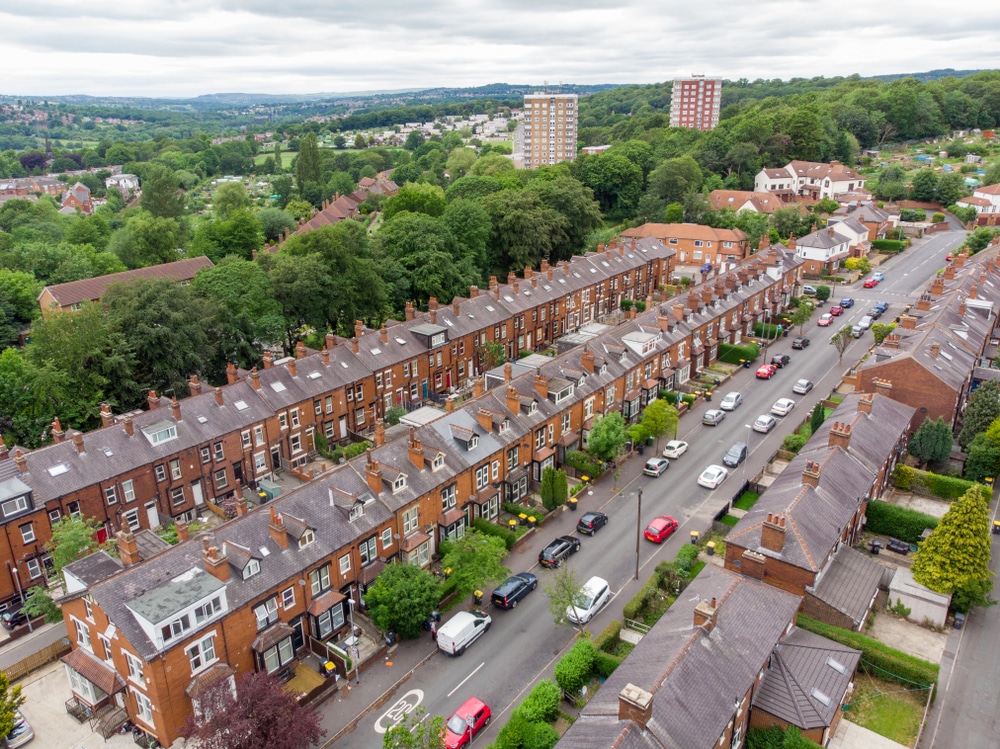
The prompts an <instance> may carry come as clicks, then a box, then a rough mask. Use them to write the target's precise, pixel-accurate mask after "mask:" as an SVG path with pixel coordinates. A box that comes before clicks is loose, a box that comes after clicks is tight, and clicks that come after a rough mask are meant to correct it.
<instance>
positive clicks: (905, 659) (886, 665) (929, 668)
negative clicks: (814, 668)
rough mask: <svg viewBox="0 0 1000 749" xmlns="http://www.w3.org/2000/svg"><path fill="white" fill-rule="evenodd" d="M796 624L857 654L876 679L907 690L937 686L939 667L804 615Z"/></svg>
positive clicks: (800, 615) (876, 641)
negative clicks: (875, 669)
mask: <svg viewBox="0 0 1000 749" xmlns="http://www.w3.org/2000/svg"><path fill="white" fill-rule="evenodd" d="M796 624H798V626H800V627H802V629H804V630H806V631H808V632H813V633H814V634H817V635H821V636H823V637H827V638H829V639H831V640H833V641H834V642H839V643H840V644H841V645H846V646H847V647H849V648H854V649H855V650H860V651H861V660H862V661H867V663H868V665H871V666H875V668H877V669H879V670H878V674H877V675H878V677H879V678H880V679H887V680H889V681H895V682H897V683H899V684H902V685H904V686H909V687H912V686H913V684H914V683H916V684H919V685H921V686H924V687H929V686H932V685H936V684H937V681H938V670H939V667H938V665H937V664H936V663H928V662H927V661H925V660H921V659H920V658H916V657H914V656H912V655H908V654H906V653H901V652H900V651H898V650H896V649H895V648H890V647H889V646H888V645H885V644H884V643H881V642H879V641H878V640H874V639H872V638H871V637H868V636H866V635H863V634H861V633H860V632H853V631H851V630H849V629H841V628H840V627H833V626H831V625H829V624H824V623H823V622H820V621H817V620H815V619H811V618H809V617H808V616H806V615H805V614H799V615H798V618H797V619H796ZM935 696H936V695H935Z"/></svg>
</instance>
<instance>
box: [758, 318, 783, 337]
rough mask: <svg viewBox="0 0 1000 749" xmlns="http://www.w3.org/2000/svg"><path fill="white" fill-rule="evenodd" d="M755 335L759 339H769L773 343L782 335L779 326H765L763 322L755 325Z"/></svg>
mask: <svg viewBox="0 0 1000 749" xmlns="http://www.w3.org/2000/svg"><path fill="white" fill-rule="evenodd" d="M753 334H754V335H755V336H757V337H758V338H767V339H768V340H772V341H773V340H774V339H775V338H777V337H778V336H780V335H781V333H779V332H778V326H777V325H770V324H768V325H765V324H764V323H762V322H759V323H755V324H754V326H753Z"/></svg>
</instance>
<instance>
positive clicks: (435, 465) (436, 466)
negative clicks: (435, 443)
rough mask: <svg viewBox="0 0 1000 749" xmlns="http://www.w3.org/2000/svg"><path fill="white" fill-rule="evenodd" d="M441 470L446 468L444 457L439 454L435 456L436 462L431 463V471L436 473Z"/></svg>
mask: <svg viewBox="0 0 1000 749" xmlns="http://www.w3.org/2000/svg"><path fill="white" fill-rule="evenodd" d="M439 468H444V455H443V454H442V453H438V454H437V455H435V456H434V460H433V461H432V462H431V470H432V471H436V470H438V469H439Z"/></svg>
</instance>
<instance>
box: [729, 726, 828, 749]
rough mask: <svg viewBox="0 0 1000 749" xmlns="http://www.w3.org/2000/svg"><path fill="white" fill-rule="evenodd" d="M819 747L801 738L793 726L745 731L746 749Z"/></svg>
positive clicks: (807, 748)
mask: <svg viewBox="0 0 1000 749" xmlns="http://www.w3.org/2000/svg"><path fill="white" fill-rule="evenodd" d="M819 746H820V745H819V744H817V743H816V742H814V741H810V740H809V739H807V738H806V737H805V736H803V735H802V734H801V733H800V732H799V729H797V728H795V727H794V726H792V727H789V728H788V730H782V729H781V728H779V727H778V726H768V727H767V728H751V729H750V730H748V731H747V749H814V748H815V747H819Z"/></svg>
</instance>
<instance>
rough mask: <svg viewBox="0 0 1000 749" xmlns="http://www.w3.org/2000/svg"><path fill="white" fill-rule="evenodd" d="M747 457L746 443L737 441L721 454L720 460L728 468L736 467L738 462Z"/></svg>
mask: <svg viewBox="0 0 1000 749" xmlns="http://www.w3.org/2000/svg"><path fill="white" fill-rule="evenodd" d="M746 459H747V443H746V442H737V443H736V444H734V445H733V446H732V447H730V448H729V449H728V450H726V454H725V455H723V456H722V462H723V463H725V464H726V465H727V466H729V467H730V468H736V466H738V465H739V464H740V463H742V462H743V461H744V460H746Z"/></svg>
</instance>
